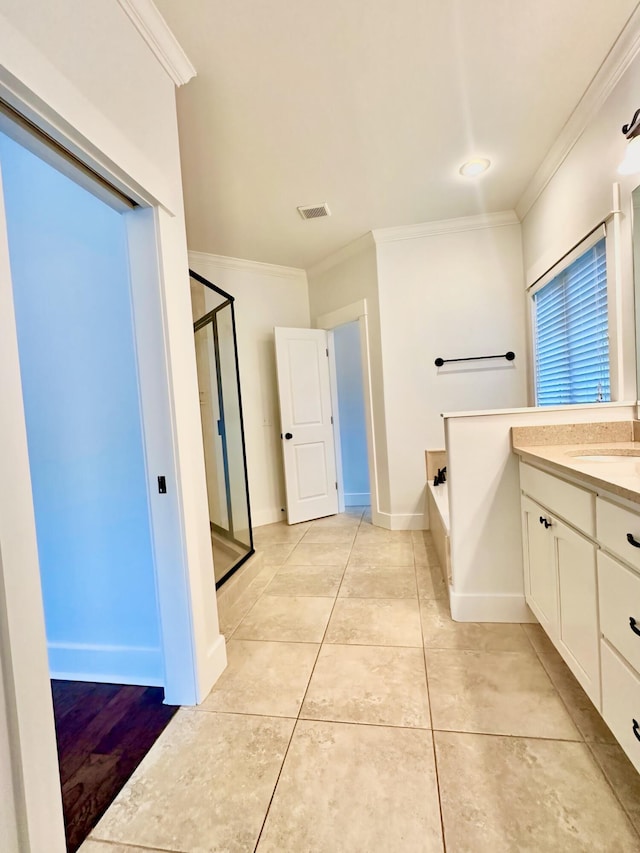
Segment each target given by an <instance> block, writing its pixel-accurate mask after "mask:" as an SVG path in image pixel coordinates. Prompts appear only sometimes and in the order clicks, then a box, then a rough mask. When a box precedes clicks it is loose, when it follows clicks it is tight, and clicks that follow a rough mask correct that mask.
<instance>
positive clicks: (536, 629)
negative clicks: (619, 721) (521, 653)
mask: <svg viewBox="0 0 640 853" xmlns="http://www.w3.org/2000/svg"><path fill="white" fill-rule="evenodd" d="M523 628H524V631H525V633H526V634H527V636H528V637H529V639H530V640H531V642H532V644H533V647H534V648H535V650H536V652H537V653H538V656H539V658H540V660H541V662H542V666H543V667H544V668H545V670H546V672H547V675H548V676H549V678H550V679H551V683H552V684H553V686H554V687H555V688H556V690H557V691H558V693H559V694H560V697H561V698H562V700H563V702H564V703H565V705H566V706H567V710H568V711H569V715H570V716H571V719H572V720H573V722H574V723H575V724H576V726H577V727H578V730H579V731H580V733H581V734H582V737H583V738H584V739H585V740H586V741H589V742H592V743H616V739H615V738H614V736H613V734H612V733H611V730H610V729H609V726H607V724H606V723H605V721H604V720H603V719H602V717H601V716H600V714H599V713H598V711H596V709H595V707H594V705H593V703H592V701H591V700H590V699H589V697H588V696H587V694H586V693H585V692H584V690H583V689H582V687H581V686H580V685H579V684H578V682H577V681H576V679H575V676H574V675H573V673H572V672H571V670H570V669H569V667H568V666H567V665H566V663H565V662H564V661H563V660H562V658H561V657H560V654H559V653H558V651H557V650H556V648H555V646H554V645H553V643H552V642H551V640H550V639H549V638H548V637H547V635H546V634H545V632H544V629H543V628H542V627H541V626H540V625H535V624H533V625H523Z"/></svg>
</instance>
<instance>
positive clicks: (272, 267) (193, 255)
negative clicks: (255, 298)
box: [189, 251, 307, 282]
mask: <svg viewBox="0 0 640 853" xmlns="http://www.w3.org/2000/svg"><path fill="white" fill-rule="evenodd" d="M200 264H204V265H206V266H214V267H219V268H220V269H224V270H236V271H238V272H251V273H258V274H259V275H272V276H276V277H277V278H292V279H296V280H298V281H299V280H300V279H303V280H304V281H305V282H306V280H307V274H306V272H305V271H304V270H303V269H300V268H299V267H282V266H278V264H264V263H262V262H261V261H247V260H244V259H243V258H231V257H228V256H227V255H211V254H209V253H208V252H192V251H189V266H190V267H192V268H193V269H195V270H196V272H197V271H198V270H197V267H198V266H199V265H200Z"/></svg>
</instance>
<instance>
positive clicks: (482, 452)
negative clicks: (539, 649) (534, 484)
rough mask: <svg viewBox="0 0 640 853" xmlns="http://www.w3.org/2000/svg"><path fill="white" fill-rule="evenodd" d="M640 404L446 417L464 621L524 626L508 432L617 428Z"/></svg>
mask: <svg viewBox="0 0 640 853" xmlns="http://www.w3.org/2000/svg"><path fill="white" fill-rule="evenodd" d="M635 416H636V405H635V403H604V404H603V403H599V404H594V405H591V406H564V407H562V408H551V407H549V408H547V409H514V410H507V411H502V412H480V413H472V412H470V413H457V414H455V413H454V414H447V415H445V416H444V418H445V434H446V446H447V473H448V478H447V482H448V489H449V509H450V524H451V527H450V536H451V568H452V583H451V590H450V592H451V612H452V615H453V618H454V619H456V620H457V621H461V622H473V621H478V622H526V621H531V620H532V616H531V614H530V612H529V610H528V608H527V606H526V603H525V600H524V585H523V576H522V536H521V526H520V483H519V476H518V460H517V458H516V457H515V456H514V454H513V452H512V446H511V428H512V427H534V426H546V425H558V424H577V423H600V422H620V421H624V422H626V423H627V424H628V423H630V422H632V421H633V419H634V418H635Z"/></svg>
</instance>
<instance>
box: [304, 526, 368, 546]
mask: <svg viewBox="0 0 640 853" xmlns="http://www.w3.org/2000/svg"><path fill="white" fill-rule="evenodd" d="M357 529H358V528H357V527H355V526H353V527H352V526H351V525H349V526H348V527H318V528H315V527H311V528H310V529H309V530H307V532H306V533H305V534H304V537H303V539H302V544H303V545H352V544H353V540H354V539H355V537H356V530H357Z"/></svg>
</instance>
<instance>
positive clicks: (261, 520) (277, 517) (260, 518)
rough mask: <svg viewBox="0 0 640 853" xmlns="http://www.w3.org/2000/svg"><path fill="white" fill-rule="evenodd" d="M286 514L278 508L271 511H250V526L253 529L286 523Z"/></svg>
mask: <svg viewBox="0 0 640 853" xmlns="http://www.w3.org/2000/svg"><path fill="white" fill-rule="evenodd" d="M286 520H287V513H286V512H282V510H281V509H280V507H274V508H272V509H259V510H258V511H257V512H254V511H253V510H252V511H251V524H252V526H253V527H262V525H263V524H274V523H275V522H276V521H286Z"/></svg>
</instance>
